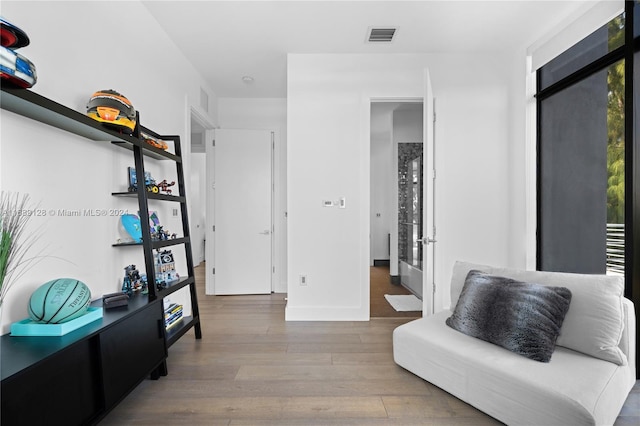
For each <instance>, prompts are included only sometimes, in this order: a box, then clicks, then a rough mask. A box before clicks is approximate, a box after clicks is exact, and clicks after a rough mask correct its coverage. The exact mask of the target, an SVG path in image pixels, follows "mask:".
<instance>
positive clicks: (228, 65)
mask: <svg viewBox="0 0 640 426" xmlns="http://www.w3.org/2000/svg"><path fill="white" fill-rule="evenodd" d="M585 3H589V1H583V0H567V1H552V0H533V1H525V0H509V1H507V0H504V1H482V0H473V1H458V0H448V1H436V0H425V1H398V0H396V1H302V0H300V1H264V0H263V1H239V0H235V1H215V0H208V1H207V0H200V1H143V4H144V5H145V7H146V8H147V9H148V10H149V12H150V13H151V14H152V16H153V17H155V19H156V20H157V21H158V22H159V24H160V25H161V26H162V27H163V28H164V30H165V31H166V32H167V34H168V35H169V37H170V38H171V39H172V40H173V41H174V42H175V44H176V45H177V46H178V47H179V48H180V49H181V50H182V52H183V53H184V55H185V56H186V57H187V59H188V60H189V61H190V62H191V63H192V64H193V65H194V66H195V68H196V69H197V70H198V71H199V72H200V73H201V74H202V76H203V77H204V79H205V80H207V81H208V83H209V84H210V85H211V88H212V89H213V90H214V92H215V94H216V95H217V96H219V97H257V98H260V97H277V98H282V97H286V82H287V80H286V70H287V53H427V52H434V53H435V52H476V53H477V52H498V51H505V50H510V49H516V48H526V47H527V46H529V45H531V44H532V43H533V42H535V41H536V39H537V38H538V37H540V36H541V35H543V34H544V33H545V32H547V31H551V30H552V29H553V28H555V27H557V26H558V25H560V24H561V23H562V22H563V21H564V22H566V21H567V19H569V17H573V16H575V14H576V13H577V11H580V10H583V9H584V7H585ZM372 26H383V27H386V26H393V27H395V28H397V29H398V30H397V32H396V36H395V38H394V40H393V41H392V42H391V43H376V44H373V43H368V42H366V38H367V31H368V29H369V28H370V27H372ZM243 76H250V77H252V78H253V81H252V82H248V83H247V82H245V81H243V79H242V77H243Z"/></svg>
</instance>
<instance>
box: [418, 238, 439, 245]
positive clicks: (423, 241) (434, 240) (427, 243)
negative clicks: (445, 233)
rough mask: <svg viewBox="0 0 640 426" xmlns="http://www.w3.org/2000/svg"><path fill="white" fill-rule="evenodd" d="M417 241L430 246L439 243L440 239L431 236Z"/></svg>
mask: <svg viewBox="0 0 640 426" xmlns="http://www.w3.org/2000/svg"><path fill="white" fill-rule="evenodd" d="M417 242H421V243H422V244H423V245H425V246H428V245H429V244H433V243H437V242H438V240H436V239H435V238H431V237H422V238H420V239H419V240H418V241H417Z"/></svg>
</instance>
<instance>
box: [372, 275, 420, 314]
mask: <svg viewBox="0 0 640 426" xmlns="http://www.w3.org/2000/svg"><path fill="white" fill-rule="evenodd" d="M370 274H371V275H370V276H371V278H370V283H371V290H370V291H371V293H370V296H369V300H370V302H369V303H370V305H369V306H370V313H369V316H370V317H371V318H419V317H421V316H422V312H417V311H414V312H397V311H396V310H395V309H393V307H391V305H390V304H389V302H387V300H386V299H385V298H384V295H385V294H411V292H410V291H409V290H407V289H406V288H404V287H403V286H401V285H394V284H391V279H390V275H389V267H388V266H372V267H370Z"/></svg>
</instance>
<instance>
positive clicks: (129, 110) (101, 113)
mask: <svg viewBox="0 0 640 426" xmlns="http://www.w3.org/2000/svg"><path fill="white" fill-rule="evenodd" d="M87 115H88V116H89V117H91V118H93V119H94V120H96V121H99V122H101V123H104V124H106V125H108V126H113V127H115V128H117V129H119V130H123V131H125V132H127V133H132V132H133V130H134V129H135V127H136V110H135V109H134V108H133V105H131V102H129V99H127V98H125V97H124V96H122V95H121V94H120V93H118V92H116V91H115V90H100V91H97V92H95V93H94V94H93V95H91V98H90V99H89V103H87Z"/></svg>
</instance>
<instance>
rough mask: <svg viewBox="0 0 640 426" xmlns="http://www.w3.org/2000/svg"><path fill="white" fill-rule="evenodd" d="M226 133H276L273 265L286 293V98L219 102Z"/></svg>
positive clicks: (276, 286)
mask: <svg viewBox="0 0 640 426" xmlns="http://www.w3.org/2000/svg"><path fill="white" fill-rule="evenodd" d="M218 109H219V123H220V127H221V128H223V129H249V130H251V129H262V130H264V129H266V130H270V131H273V132H274V142H275V148H274V159H273V160H274V162H273V170H274V175H273V178H274V185H275V194H274V206H273V207H274V233H273V238H274V239H275V241H274V249H275V250H274V251H275V253H274V263H275V265H274V266H275V268H276V269H275V273H274V277H273V288H274V291H275V292H276V293H286V292H287V273H286V271H287V211H286V209H287V201H286V200H287V198H286V197H287V100H286V99H284V98H219V100H218Z"/></svg>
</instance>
